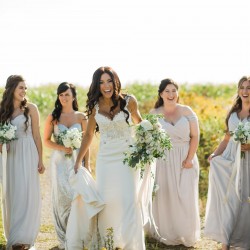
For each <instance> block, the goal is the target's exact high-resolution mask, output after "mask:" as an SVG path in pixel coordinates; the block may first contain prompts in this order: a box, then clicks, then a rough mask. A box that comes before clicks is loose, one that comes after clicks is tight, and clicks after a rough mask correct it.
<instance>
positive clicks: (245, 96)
mask: <svg viewBox="0 0 250 250" xmlns="http://www.w3.org/2000/svg"><path fill="white" fill-rule="evenodd" d="M238 95H239V97H240V98H241V100H242V102H246V103H250V82H249V81H244V82H243V83H242V84H241V85H240V87H239V90H238Z"/></svg>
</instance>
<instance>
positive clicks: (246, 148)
mask: <svg viewBox="0 0 250 250" xmlns="http://www.w3.org/2000/svg"><path fill="white" fill-rule="evenodd" d="M249 150H250V144H241V151H243V152H247V151H249Z"/></svg>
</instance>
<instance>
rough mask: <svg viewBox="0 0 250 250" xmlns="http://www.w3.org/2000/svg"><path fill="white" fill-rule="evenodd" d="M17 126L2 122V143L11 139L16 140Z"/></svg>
mask: <svg viewBox="0 0 250 250" xmlns="http://www.w3.org/2000/svg"><path fill="white" fill-rule="evenodd" d="M16 130H17V127H16V126H14V125H12V124H11V123H4V124H0V143H1V144H4V143H9V142H10V141H13V140H16V139H17V137H16Z"/></svg>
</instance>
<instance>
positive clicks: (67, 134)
mask: <svg viewBox="0 0 250 250" xmlns="http://www.w3.org/2000/svg"><path fill="white" fill-rule="evenodd" d="M55 138H56V141H57V143H58V144H60V145H63V146H64V147H66V148H72V149H73V150H76V149H78V148H80V147H81V143H82V132H81V131H79V130H78V129H77V128H72V129H68V130H64V131H60V132H59V134H58V135H56V136H55ZM65 157H67V158H71V157H72V155H71V154H65Z"/></svg>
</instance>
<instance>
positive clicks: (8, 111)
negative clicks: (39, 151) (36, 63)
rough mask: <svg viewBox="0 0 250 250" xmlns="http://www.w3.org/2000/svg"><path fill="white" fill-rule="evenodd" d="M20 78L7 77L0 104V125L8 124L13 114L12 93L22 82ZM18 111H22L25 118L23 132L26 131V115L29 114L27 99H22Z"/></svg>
mask: <svg viewBox="0 0 250 250" xmlns="http://www.w3.org/2000/svg"><path fill="white" fill-rule="evenodd" d="M24 81H25V80H24V79H23V77H22V76H20V75H11V76H9V77H8V79H7V82H6V85H5V90H4V92H3V97H2V101H1V103H0V123H1V124H4V123H9V122H11V119H12V114H13V112H14V103H13V100H14V92H15V89H16V88H17V86H18V84H19V83H20V82H24ZM20 109H21V110H23V113H24V116H25V118H26V120H25V122H24V123H25V127H26V128H25V131H26V130H27V129H28V120H29V117H28V114H29V108H28V106H27V99H26V98H24V100H23V101H22V102H21V104H20Z"/></svg>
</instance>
